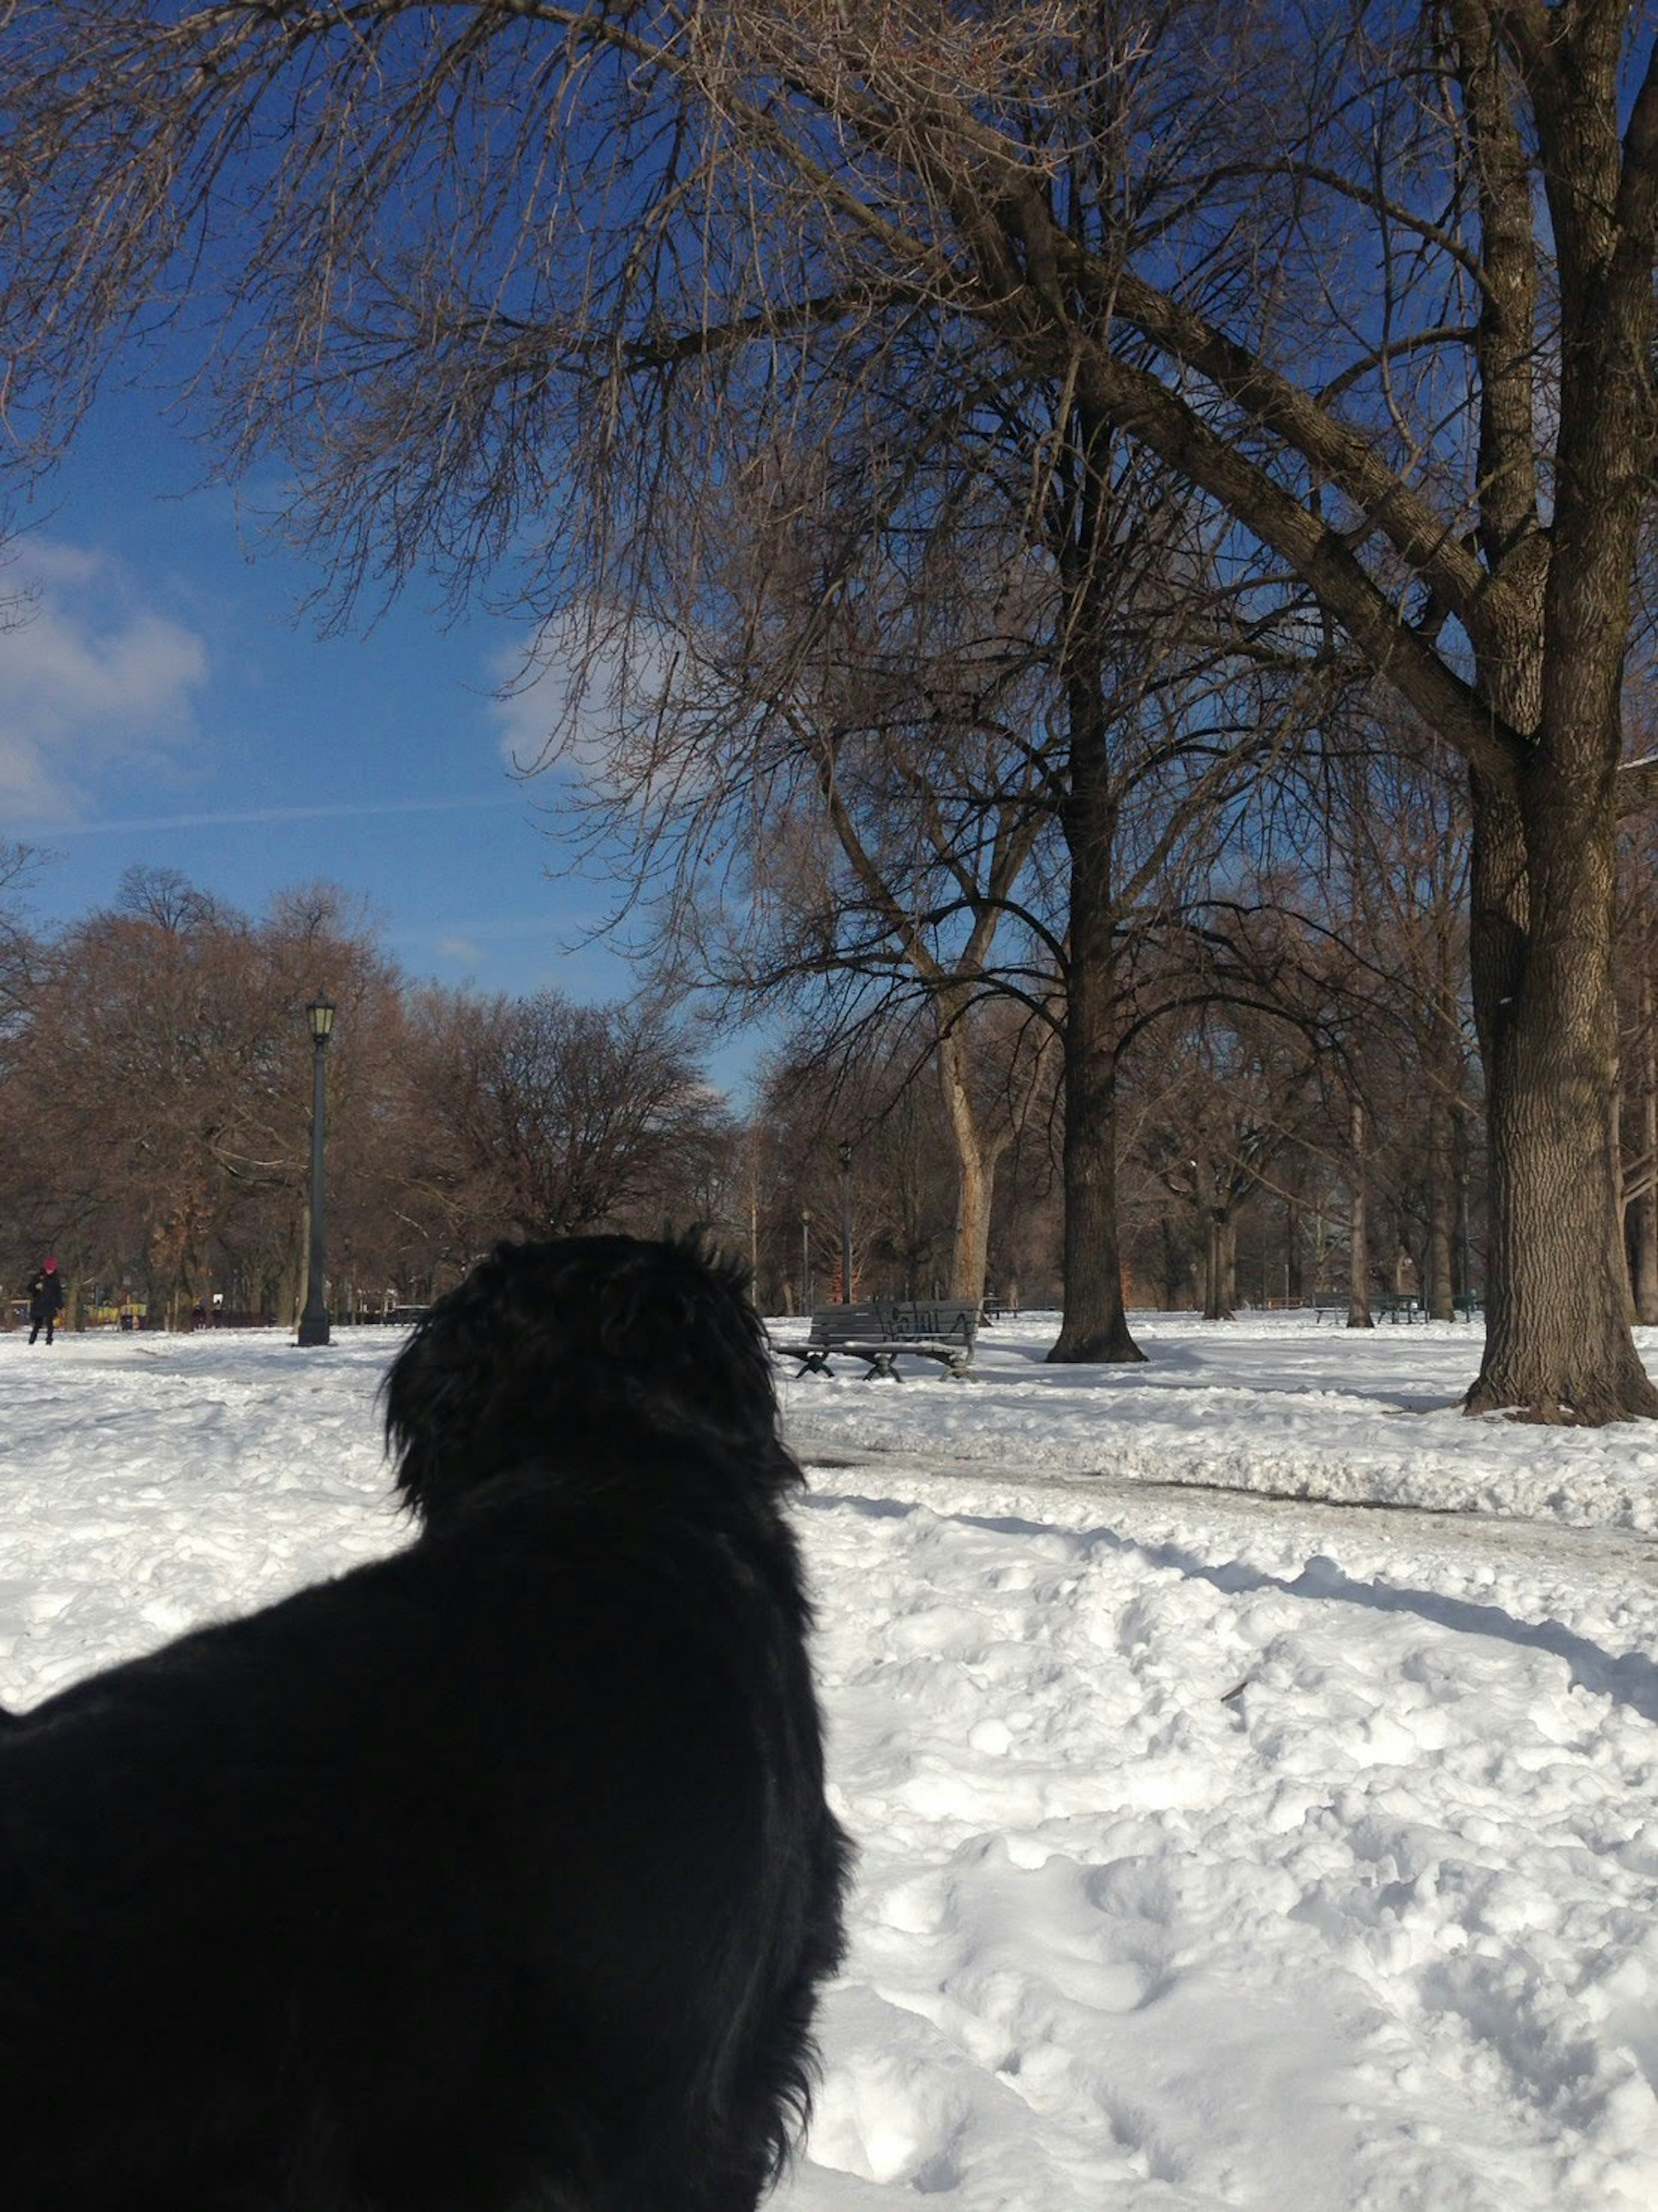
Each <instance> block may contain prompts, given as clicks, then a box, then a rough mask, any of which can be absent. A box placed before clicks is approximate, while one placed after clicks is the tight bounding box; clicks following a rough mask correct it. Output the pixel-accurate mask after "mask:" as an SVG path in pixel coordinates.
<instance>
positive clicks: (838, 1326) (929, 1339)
mask: <svg viewBox="0 0 1658 2212" xmlns="http://www.w3.org/2000/svg"><path fill="white" fill-rule="evenodd" d="M978 1334H979V1308H978V1306H977V1305H976V1304H972V1303H967V1304H963V1302H962V1301H960V1300H958V1299H951V1298H870V1299H866V1300H864V1301H861V1302H859V1303H857V1304H852V1305H836V1306H818V1307H817V1308H816V1309H815V1310H814V1311H813V1314H812V1316H811V1329H810V1331H809V1332H808V1334H807V1337H806V1341H805V1343H804V1344H780V1343H775V1342H774V1344H773V1346H772V1349H773V1350H774V1352H780V1353H781V1354H782V1355H783V1357H784V1358H787V1359H798V1360H799V1362H800V1365H799V1368H798V1369H797V1370H796V1380H797V1381H798V1380H799V1376H802V1375H833V1374H834V1372H835V1370H834V1368H833V1367H832V1366H831V1365H830V1364H829V1363H830V1360H831V1358H833V1357H834V1355H835V1354H837V1353H840V1354H843V1355H844V1356H845V1357H846V1358H849V1359H861V1360H863V1361H864V1363H865V1371H864V1380H865V1382H866V1383H867V1382H869V1381H870V1380H871V1379H872V1377H874V1376H890V1377H891V1379H892V1380H893V1381H894V1382H895V1383H902V1381H903V1379H904V1378H903V1376H902V1375H901V1374H900V1373H899V1371H898V1362H899V1360H900V1359H901V1358H903V1357H905V1356H906V1355H908V1356H909V1357H912V1358H917V1359H931V1360H933V1361H935V1362H936V1363H937V1364H938V1365H939V1366H941V1367H942V1368H943V1369H944V1371H945V1373H946V1374H948V1375H952V1376H956V1377H957V1378H958V1379H960V1380H965V1379H966V1377H967V1376H968V1375H969V1372H970V1370H971V1369H972V1365H973V1346H974V1340H975V1338H976V1337H977V1335H978Z"/></svg>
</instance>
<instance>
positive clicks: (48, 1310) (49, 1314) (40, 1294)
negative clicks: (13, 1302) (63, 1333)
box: [29, 1260, 64, 1344]
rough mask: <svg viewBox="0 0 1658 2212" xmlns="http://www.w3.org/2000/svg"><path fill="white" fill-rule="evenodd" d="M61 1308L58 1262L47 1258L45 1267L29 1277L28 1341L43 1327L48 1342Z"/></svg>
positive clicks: (62, 1293) (62, 1288)
mask: <svg viewBox="0 0 1658 2212" xmlns="http://www.w3.org/2000/svg"><path fill="white" fill-rule="evenodd" d="M63 1310H64V1285H63V1283H62V1281H61V1280H60V1279H59V1277H58V1262H57V1261H56V1260H48V1261H46V1265H45V1267H41V1268H39V1269H38V1270H37V1271H36V1273H33V1275H31V1276H30V1277H29V1322H30V1324H31V1326H30V1328H29V1342H30V1343H31V1344H33V1341H34V1340H35V1338H36V1337H37V1336H39V1334H40V1332H41V1330H42V1329H43V1328H44V1329H45V1331H46V1342H47V1343H48V1344H50V1343H51V1342H52V1336H53V1334H54V1332H55V1330H56V1329H57V1327H58V1315H59V1314H60V1313H62V1311H63Z"/></svg>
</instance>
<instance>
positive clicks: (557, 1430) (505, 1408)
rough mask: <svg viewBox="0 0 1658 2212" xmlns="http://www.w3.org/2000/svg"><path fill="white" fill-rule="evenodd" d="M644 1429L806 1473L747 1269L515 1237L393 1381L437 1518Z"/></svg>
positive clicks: (429, 1507) (443, 1304)
mask: <svg viewBox="0 0 1658 2212" xmlns="http://www.w3.org/2000/svg"><path fill="white" fill-rule="evenodd" d="M641 1428H643V1429H645V1430H647V1431H649V1432H652V1433H654V1434H656V1435H659V1436H664V1435H678V1436H684V1437H695V1436H702V1437H708V1439H710V1440H711V1441H714V1442H717V1443H720V1444H722V1445H724V1446H726V1447H727V1448H729V1447H732V1446H736V1447H738V1448H739V1449H741V1450H743V1451H744V1452H745V1453H746V1454H748V1455H750V1458H751V1462H752V1466H753V1471H754V1475H755V1479H756V1481H757V1482H761V1483H764V1484H767V1485H769V1486H775V1485H778V1484H780V1483H782V1482H785V1481H788V1480H793V1479H798V1471H797V1470H796V1469H795V1468H794V1466H793V1462H792V1461H791V1460H790V1459H789V1457H788V1455H786V1453H785V1452H784V1451H783V1450H782V1449H781V1447H780V1444H779V1443H778V1441H777V1400H776V1395H775V1392H774V1389H773V1385H772V1372H771V1361H770V1358H769V1355H768V1351H767V1348H766V1337H765V1331H764V1329H763V1328H762V1326H761V1323H760V1320H759V1317H758V1316H757V1315H756V1313H755V1311H754V1309H753V1307H752V1306H751V1305H750V1304H749V1301H748V1297H747V1295H746V1276H745V1273H744V1270H743V1269H742V1268H741V1267H739V1266H738V1265H737V1264H736V1263H735V1262H732V1261H726V1260H720V1259H717V1258H714V1257H713V1256H711V1255H709V1254H708V1253H707V1252H706V1251H705V1250H704V1249H702V1247H701V1244H700V1243H698V1242H697V1241H696V1240H695V1239H687V1240H684V1241H679V1242H673V1243H647V1242H645V1241H643V1240H641V1239H640V1238H638V1237H561V1238H558V1239H556V1240H554V1241H551V1242H549V1243H526V1244H513V1243H501V1244H497V1245H496V1246H495V1249H494V1251H492V1252H491V1253H490V1254H489V1257H488V1258H487V1259H485V1260H483V1261H480V1262H479V1263H478V1265H477V1267H474V1268H473V1270H472V1272H471V1274H470V1275H468V1276H467V1278H466V1279H465V1282H463V1283H461V1284H460V1285H459V1286H458V1287H457V1288H456V1289H454V1290H452V1291H448V1292H447V1293H446V1295H445V1296H444V1297H441V1298H440V1299H439V1300H438V1302H437V1304H435V1305H434V1306H433V1307H432V1308H431V1310H430V1311H429V1312H428V1313H427V1314H426V1315H424V1316H422V1319H421V1321H420V1322H418V1323H417V1324H416V1328H415V1332H414V1334H413V1335H412V1336H411V1337H410V1340H409V1342H408V1344H407V1345H406V1346H405V1347H404V1350H403V1351H402V1352H400V1353H399V1354H398V1358H397V1359H396V1361H395V1362H394V1363H393V1364H392V1370H391V1373H390V1374H389V1375H388V1376H387V1377H386V1437H387V1440H388V1442H389V1443H390V1444H391V1446H392V1451H393V1452H394V1454H395V1455H396V1458H397V1462H398V1474H397V1481H398V1489H399V1490H400V1491H401V1492H402V1493H403V1495H404V1499H405V1500H406V1501H407V1503H408V1504H410V1506H412V1507H413V1508H414V1510H416V1512H417V1513H419V1514H421V1515H422V1516H423V1517H424V1518H427V1519H429V1518H431V1517H432V1516H433V1515H434V1513H439V1514H440V1513H441V1512H442V1511H443V1510H444V1509H445V1507H446V1506H447V1505H448V1504H452V1503H454V1502H456V1501H458V1500H459V1498H460V1497H461V1496H463V1495H464V1494H465V1492H468V1491H471V1490H474V1489H476V1488H477V1486H478V1485H479V1483H480V1482H483V1481H485V1480H488V1478H489V1476H490V1475H492V1474H499V1473H501V1471H503V1470H504V1469H506V1468H511V1467H516V1466H521V1465H524V1464H525V1463H528V1462H534V1461H542V1462H550V1461H555V1460H558V1459H561V1458H564V1457H567V1456H568V1455H569V1454H570V1453H571V1452H572V1451H579V1450H580V1449H582V1448H583V1447H584V1445H586V1446H591V1445H592V1443H594V1442H596V1441H597V1442H601V1443H610V1442H613V1441H615V1439H616V1437H617V1436H618V1435H619V1434H621V1433H622V1432H623V1431H634V1432H635V1433H637V1431H639V1430H640V1429H641Z"/></svg>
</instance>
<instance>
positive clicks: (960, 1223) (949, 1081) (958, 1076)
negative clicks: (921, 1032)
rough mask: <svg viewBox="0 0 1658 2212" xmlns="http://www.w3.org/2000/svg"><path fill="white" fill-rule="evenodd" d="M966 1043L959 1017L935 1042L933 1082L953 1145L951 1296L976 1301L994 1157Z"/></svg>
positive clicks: (985, 1253) (985, 1254)
mask: <svg viewBox="0 0 1658 2212" xmlns="http://www.w3.org/2000/svg"><path fill="white" fill-rule="evenodd" d="M968 1042H969V1040H968V1033H967V1029H966V1024H965V1023H964V1022H962V1021H957V1022H955V1023H953V1024H950V1026H948V1027H947V1028H946V1029H945V1031H944V1036H942V1037H941V1038H940V1040H939V1043H938V1081H939V1085H940V1087H941V1089H942V1090H943V1092H944V1110H945V1112H946V1114H947V1115H949V1118H950V1134H951V1136H952V1138H953V1139H954V1140H955V1145H956V1237H955V1243H954V1245H953V1247H952V1249H951V1253H950V1297H952V1298H961V1299H963V1300H971V1301H975V1302H976V1301H978V1300H980V1299H981V1298H982V1297H984V1294H985V1274H986V1269H987V1261H988V1258H989V1252H990V1206H991V1200H992V1198H993V1195H994V1193H995V1188H996V1157H995V1152H994V1151H993V1148H992V1147H991V1146H988V1145H987V1144H986V1142H985V1139H984V1132H983V1130H982V1129H981V1127H980V1125H979V1116H978V1115H977V1113H976V1112H975V1109H974V1104H973V1096H972V1091H971V1089H970V1086H969V1066H968Z"/></svg>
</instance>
